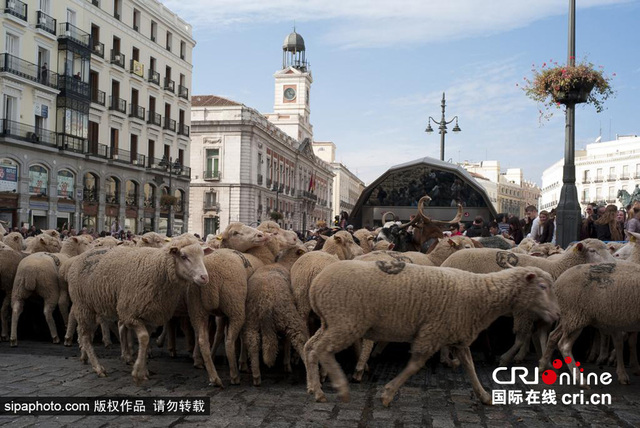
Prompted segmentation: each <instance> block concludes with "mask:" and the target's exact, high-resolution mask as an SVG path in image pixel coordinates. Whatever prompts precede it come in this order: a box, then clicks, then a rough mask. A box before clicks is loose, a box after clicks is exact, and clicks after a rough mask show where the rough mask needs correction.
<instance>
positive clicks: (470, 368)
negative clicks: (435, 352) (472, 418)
mask: <svg viewBox="0 0 640 428" xmlns="http://www.w3.org/2000/svg"><path fill="white" fill-rule="evenodd" d="M456 351H457V352H456V354H457V356H458V358H459V359H460V362H461V363H462V366H463V367H464V370H465V371H466V372H467V376H469V379H471V387H472V388H473V392H475V393H476V396H477V397H478V399H479V400H480V401H481V402H482V404H487V405H491V404H493V403H492V401H491V395H490V394H489V393H488V392H487V391H485V389H484V388H483V387H482V384H481V383H480V380H479V379H478V375H477V374H476V368H475V365H474V364H473V357H472V356H471V350H470V349H469V347H468V346H463V347H459V348H456Z"/></svg>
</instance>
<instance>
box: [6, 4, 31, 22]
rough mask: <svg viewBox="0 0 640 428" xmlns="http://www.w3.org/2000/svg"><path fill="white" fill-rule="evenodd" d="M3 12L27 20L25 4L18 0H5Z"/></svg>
mask: <svg viewBox="0 0 640 428" xmlns="http://www.w3.org/2000/svg"><path fill="white" fill-rule="evenodd" d="M4 13H8V14H9V15H13V16H15V17H16V18H20V19H22V20H23V21H26V20H27V5H26V3H23V2H21V1H20V0H7V1H6V7H5V8H4Z"/></svg>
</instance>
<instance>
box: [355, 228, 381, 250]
mask: <svg viewBox="0 0 640 428" xmlns="http://www.w3.org/2000/svg"><path fill="white" fill-rule="evenodd" d="M353 236H354V237H355V238H357V239H358V241H360V248H362V252H363V253H364V254H367V253H370V252H371V251H373V246H374V245H375V240H376V237H375V235H374V234H373V232H370V231H369V230H368V229H358V230H356V231H355V232H353Z"/></svg>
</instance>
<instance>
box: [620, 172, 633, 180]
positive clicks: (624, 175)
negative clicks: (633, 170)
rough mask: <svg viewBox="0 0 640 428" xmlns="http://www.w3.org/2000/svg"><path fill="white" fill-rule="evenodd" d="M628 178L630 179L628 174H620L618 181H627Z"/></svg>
mask: <svg viewBox="0 0 640 428" xmlns="http://www.w3.org/2000/svg"><path fill="white" fill-rule="evenodd" d="M629 178H631V177H630V176H629V173H626V174H625V173H622V174H621V175H620V180H628V179H629Z"/></svg>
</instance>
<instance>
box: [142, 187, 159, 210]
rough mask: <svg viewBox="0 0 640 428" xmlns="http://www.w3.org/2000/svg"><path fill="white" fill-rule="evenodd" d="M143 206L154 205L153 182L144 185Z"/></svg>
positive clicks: (154, 190) (154, 189)
mask: <svg viewBox="0 0 640 428" xmlns="http://www.w3.org/2000/svg"><path fill="white" fill-rule="evenodd" d="M144 206H145V207H155V206H156V186H154V185H153V184H149V183H145V185H144Z"/></svg>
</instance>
